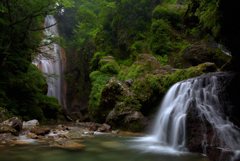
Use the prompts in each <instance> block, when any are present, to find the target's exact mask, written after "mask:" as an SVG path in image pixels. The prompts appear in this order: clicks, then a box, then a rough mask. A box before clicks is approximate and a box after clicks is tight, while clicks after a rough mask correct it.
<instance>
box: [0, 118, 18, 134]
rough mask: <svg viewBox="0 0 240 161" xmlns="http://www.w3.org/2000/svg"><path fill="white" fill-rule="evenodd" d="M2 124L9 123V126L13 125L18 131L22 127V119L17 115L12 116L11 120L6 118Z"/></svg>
mask: <svg viewBox="0 0 240 161" xmlns="http://www.w3.org/2000/svg"><path fill="white" fill-rule="evenodd" d="M2 125H7V126H11V127H13V128H14V129H16V130H17V131H20V130H21V129H22V125H23V123H22V121H21V120H20V119H18V118H17V117H12V118H10V119H9V120H6V121H4V122H3V123H2Z"/></svg>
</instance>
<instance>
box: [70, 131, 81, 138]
mask: <svg viewBox="0 0 240 161" xmlns="http://www.w3.org/2000/svg"><path fill="white" fill-rule="evenodd" d="M66 136H67V137H68V138H72V139H78V138H84V137H83V136H82V135H81V134H80V133H78V132H77V131H70V132H69V133H67V134H66Z"/></svg>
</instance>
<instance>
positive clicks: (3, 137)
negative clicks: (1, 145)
mask: <svg viewBox="0 0 240 161" xmlns="http://www.w3.org/2000/svg"><path fill="white" fill-rule="evenodd" d="M12 139H13V136H12V134H11V133H3V134H0V140H6V141H9V140H12Z"/></svg>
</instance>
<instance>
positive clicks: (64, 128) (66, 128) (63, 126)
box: [57, 125, 70, 131]
mask: <svg viewBox="0 0 240 161" xmlns="http://www.w3.org/2000/svg"><path fill="white" fill-rule="evenodd" d="M57 128H58V129H60V130H63V131H65V130H70V128H69V127H67V126H65V125H58V126H57Z"/></svg>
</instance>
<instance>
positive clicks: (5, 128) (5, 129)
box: [0, 125, 18, 136]
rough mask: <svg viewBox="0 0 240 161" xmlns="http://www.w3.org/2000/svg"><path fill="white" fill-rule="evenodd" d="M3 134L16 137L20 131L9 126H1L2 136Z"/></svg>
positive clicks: (0, 132)
mask: <svg viewBox="0 0 240 161" xmlns="http://www.w3.org/2000/svg"><path fill="white" fill-rule="evenodd" d="M2 133H11V134H13V135H15V136H18V131H17V130H16V129H14V128H13V127H11V126H7V125H1V126H0V134H2Z"/></svg>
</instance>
